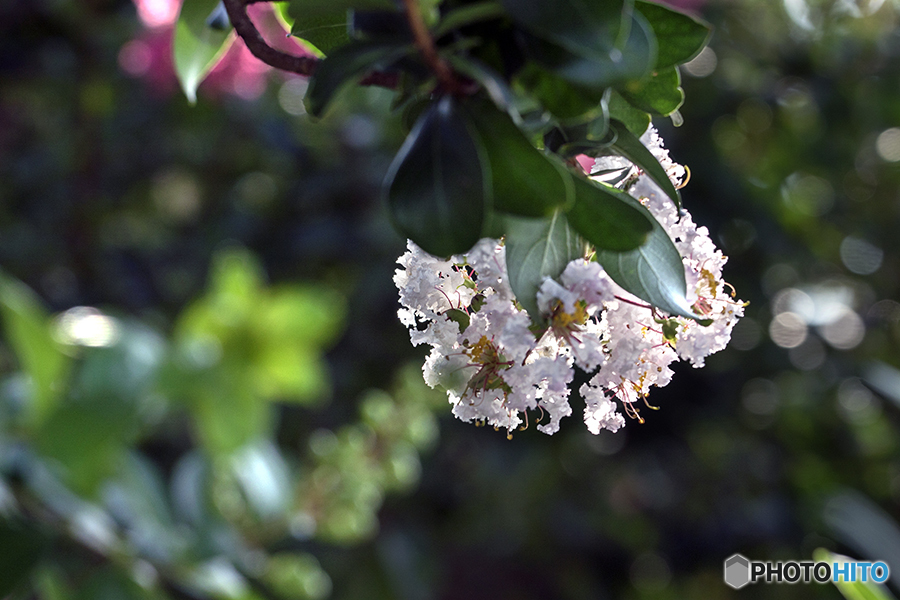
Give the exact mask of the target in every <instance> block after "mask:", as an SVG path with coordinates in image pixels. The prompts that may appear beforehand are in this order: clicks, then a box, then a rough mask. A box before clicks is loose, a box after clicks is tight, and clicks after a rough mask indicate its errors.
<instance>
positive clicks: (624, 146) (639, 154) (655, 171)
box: [609, 120, 681, 208]
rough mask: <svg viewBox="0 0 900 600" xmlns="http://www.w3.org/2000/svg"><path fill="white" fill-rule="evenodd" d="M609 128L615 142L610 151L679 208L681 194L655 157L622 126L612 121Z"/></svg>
mask: <svg viewBox="0 0 900 600" xmlns="http://www.w3.org/2000/svg"><path fill="white" fill-rule="evenodd" d="M609 126H610V129H612V130H613V131H615V133H616V140H615V142H613V144H612V146H611V147H612V149H613V150H615V151H616V153H618V154H620V155H621V156H624V157H625V158H627V159H628V160H630V161H631V162H633V163H634V164H636V165H637V166H638V167H639V168H641V169H642V170H643V171H644V173H646V174H647V176H648V177H649V178H650V179H652V180H653V181H654V183H656V185H658V186H659V187H660V189H662V191H663V192H665V194H666V196H668V197H669V198H670V199H671V200H672V202H674V203H675V206H676V207H678V208H681V194H679V193H678V190H677V189H675V186H674V185H672V181H671V180H670V179H669V176H668V175H667V174H666V170H665V169H664V168H663V166H662V165H661V164H659V161H658V160H656V157H655V156H653V154H652V153H651V152H650V151H649V150H648V149H647V147H646V146H644V144H642V143H641V140H639V139H638V138H637V137H636V136H635V135H634V134H633V133H631V132H630V131H629V130H628V128H627V127H625V125H624V124H622V123H620V122H619V121H615V120H613V121H610V122H609Z"/></svg>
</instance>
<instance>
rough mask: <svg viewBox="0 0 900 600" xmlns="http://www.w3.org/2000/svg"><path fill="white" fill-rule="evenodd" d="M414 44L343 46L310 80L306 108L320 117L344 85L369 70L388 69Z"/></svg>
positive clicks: (322, 64)
mask: <svg viewBox="0 0 900 600" xmlns="http://www.w3.org/2000/svg"><path fill="white" fill-rule="evenodd" d="M412 50H413V47H412V46H410V45H409V44H403V43H397V42H351V43H349V44H347V45H345V46H341V47H340V48H338V49H337V50H335V51H334V52H333V53H331V55H330V56H328V57H327V58H325V59H323V60H322V61H321V62H320V63H319V64H318V66H317V67H316V71H315V73H313V76H312V77H311V78H310V80H309V89H308V90H307V92H306V98H305V102H306V105H307V110H308V111H309V113H310V114H312V115H314V116H317V117H318V116H321V115H322V112H323V111H324V110H325V107H326V106H327V105H328V103H329V102H330V101H331V99H332V97H333V96H334V95H335V94H336V93H337V91H338V90H339V89H340V88H341V87H342V86H343V85H344V84H345V83H349V82H351V81H352V80H354V79H355V78H358V77H360V76H361V75H362V74H363V73H366V72H368V71H371V70H374V69H379V68H386V67H388V66H390V65H391V63H393V62H394V61H396V60H397V59H399V58H401V57H403V56H404V55H406V54H408V53H410V52H411V51H412Z"/></svg>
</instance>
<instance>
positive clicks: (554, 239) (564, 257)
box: [504, 210, 585, 323]
mask: <svg viewBox="0 0 900 600" xmlns="http://www.w3.org/2000/svg"><path fill="white" fill-rule="evenodd" d="M504 226H505V229H506V238H505V239H506V242H505V243H506V269H507V272H508V273H509V285H510V287H511V288H512V290H513V293H514V294H515V295H516V300H517V301H518V302H519V304H521V305H522V307H523V308H524V309H525V310H526V311H528V314H529V315H530V316H531V319H532V321H533V322H534V323H540V322H543V320H544V318H543V316H542V315H541V314H540V311H539V310H538V306H537V292H538V289H539V288H540V287H541V284H542V283H543V281H544V278H545V277H550V278H556V277H559V275H560V274H561V273H562V272H563V270H564V269H565V268H566V265H567V264H569V262H570V261H572V260H574V259H576V258H578V257H583V256H584V252H585V244H584V240H583V239H582V238H581V237H580V236H579V235H578V234H577V233H575V231H574V230H573V229H572V228H571V227H569V224H568V222H567V221H566V215H565V213H564V212H562V211H561V210H556V211H554V212H553V214H552V215H551V216H550V217H546V218H543V219H532V218H527V217H514V216H508V217H505V218H504Z"/></svg>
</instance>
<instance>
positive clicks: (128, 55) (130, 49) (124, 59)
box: [119, 40, 153, 77]
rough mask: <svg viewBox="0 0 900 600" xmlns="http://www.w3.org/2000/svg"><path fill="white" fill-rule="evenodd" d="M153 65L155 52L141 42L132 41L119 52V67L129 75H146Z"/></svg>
mask: <svg viewBox="0 0 900 600" xmlns="http://www.w3.org/2000/svg"><path fill="white" fill-rule="evenodd" d="M152 65H153V50H152V49H151V48H150V46H149V45H148V44H146V43H145V42H142V41H141V40H132V41H130V42H128V43H127V44H125V45H124V46H122V49H121V50H119V66H120V67H121V68H122V70H123V71H125V72H126V73H128V74H129V75H133V76H135V77H140V76H142V75H146V74H147V72H148V71H149V70H150V67H151V66H152Z"/></svg>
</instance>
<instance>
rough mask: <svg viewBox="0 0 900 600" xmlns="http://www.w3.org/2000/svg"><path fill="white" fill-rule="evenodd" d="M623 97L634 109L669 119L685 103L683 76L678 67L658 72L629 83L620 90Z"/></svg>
mask: <svg viewBox="0 0 900 600" xmlns="http://www.w3.org/2000/svg"><path fill="white" fill-rule="evenodd" d="M619 92H620V93H621V94H622V97H623V98H625V99H626V100H627V101H628V102H630V103H631V104H632V105H633V106H634V107H636V108H638V109H640V110H644V111H647V112H649V113H655V114H658V115H662V116H664V117H668V116H669V115H670V114H672V113H673V112H675V111H676V110H678V108H679V107H680V106H681V105H682V104H683V103H684V90H682V89H681V75H680V74H679V72H678V68H677V67H669V68H667V69H663V70H661V71H657V72H655V73H653V74H652V75H650V76H649V77H645V78H644V79H641V80H635V81H629V82H628V83H626V84H625V85H624V86H622V87H620V88H619Z"/></svg>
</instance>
